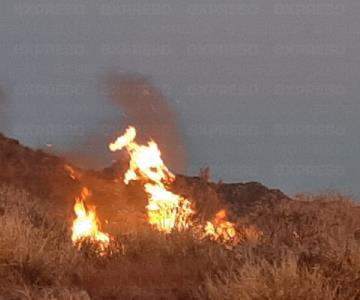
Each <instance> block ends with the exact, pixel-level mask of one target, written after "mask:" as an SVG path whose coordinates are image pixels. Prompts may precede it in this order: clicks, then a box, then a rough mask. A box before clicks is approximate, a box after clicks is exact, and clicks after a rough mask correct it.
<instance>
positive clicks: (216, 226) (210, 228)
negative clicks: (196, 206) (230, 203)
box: [204, 209, 237, 242]
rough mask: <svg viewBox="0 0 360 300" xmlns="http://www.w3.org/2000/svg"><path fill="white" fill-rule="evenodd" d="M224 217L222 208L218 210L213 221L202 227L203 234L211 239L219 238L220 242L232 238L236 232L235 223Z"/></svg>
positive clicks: (224, 213) (224, 212) (224, 211)
mask: <svg viewBox="0 0 360 300" xmlns="http://www.w3.org/2000/svg"><path fill="white" fill-rule="evenodd" d="M226 219H227V216H226V210H224V209H222V210H220V211H218V212H217V213H216V215H215V218H214V221H213V222H207V223H206V225H205V227H204V231H205V234H204V236H205V237H208V238H209V239H211V240H215V241H217V240H219V241H222V242H228V241H232V240H234V239H235V237H236V234H237V232H236V229H235V225H234V224H233V223H231V222H229V221H227V220H226Z"/></svg>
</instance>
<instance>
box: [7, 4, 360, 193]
mask: <svg viewBox="0 0 360 300" xmlns="http://www.w3.org/2000/svg"><path fill="white" fill-rule="evenodd" d="M180 2H181V3H180ZM359 14H360V3H359V1H358V0H347V1H346V0H345V1H327V0H317V1H303V0H290V1H281V0H261V1H260V0H252V1H232V2H230V1H220V0H218V1H205V0H203V1H198V0H196V1H174V0H167V1H163V0H162V1H157V0H154V1H143V0H142V1H134V0H132V1H119V0H118V1H106V0H105V1H94V0H86V1H85V0H81V1H76V0H75V1H74V0H71V1H70V0H69V1H62V0H56V1H55V0H46V1H45V0H42V1H34V0H22V1H17V0H2V1H1V3H0V37H1V43H0V61H1V69H0V86H1V88H2V89H3V90H4V92H5V95H6V101H5V104H4V100H1V101H3V102H2V104H1V105H2V107H1V110H3V111H4V112H3V113H2V115H1V118H2V122H1V123H0V125H1V126H3V127H2V128H4V129H2V130H4V131H5V132H6V133H7V134H8V135H10V136H13V137H15V138H18V139H20V141H21V142H23V143H25V144H27V145H30V146H42V145H44V144H45V143H53V144H54V145H55V147H56V148H57V149H59V150H61V151H66V149H70V148H72V149H73V148H74V147H75V146H77V147H78V148H81V147H83V148H86V151H88V152H89V153H90V155H95V154H96V155H99V154H101V156H102V157H104V158H103V161H102V163H104V164H106V162H107V161H110V160H111V158H110V156H108V154H107V150H106V138H105V137H104V143H103V144H102V145H99V146H98V147H95V148H94V147H85V146H84V145H86V142H85V141H86V137H87V136H88V135H91V134H93V133H94V132H96V133H99V134H102V133H111V132H112V131H115V130H121V129H122V128H124V126H126V124H123V123H122V122H121V113H120V112H119V111H118V110H117V109H115V108H114V106H113V105H112V103H111V101H109V99H108V98H107V97H106V95H105V93H104V90H103V89H102V88H101V82H102V78H104V76H106V75H107V74H108V73H109V72H130V73H139V74H142V75H144V76H145V77H147V78H149V79H150V80H151V81H152V82H153V83H154V84H155V85H156V86H157V87H158V88H160V89H161V90H162V91H163V93H164V94H165V95H166V96H167V97H168V98H169V101H170V105H171V106H172V107H173V108H174V110H175V112H176V114H177V116H178V123H179V127H180V129H181V132H182V134H183V136H184V140H185V144H186V146H187V149H188V155H189V168H188V169H189V171H188V173H189V174H196V173H197V171H198V169H199V168H200V167H202V166H206V165H208V166H210V169H211V173H212V176H213V178H214V179H216V180H217V179H223V180H224V181H250V180H256V181H260V182H262V183H264V184H266V185H269V186H271V187H278V188H281V189H283V190H284V191H286V192H289V193H294V192H301V191H317V190H321V189H325V188H336V189H338V190H340V191H344V192H350V193H355V194H356V195H357V196H359V195H360V187H359V184H358V179H359V175H360V162H359V159H358V156H359V153H360V151H359V150H360V149H359V148H360V143H359V142H360V137H359V130H358V129H359V125H360V120H359V112H360V109H359V105H360V102H359V100H360V99H359V95H360V85H359V81H360V51H359V50H360V47H359V46H360V18H359ZM4 118H5V121H4ZM5 124H6V125H5Z"/></svg>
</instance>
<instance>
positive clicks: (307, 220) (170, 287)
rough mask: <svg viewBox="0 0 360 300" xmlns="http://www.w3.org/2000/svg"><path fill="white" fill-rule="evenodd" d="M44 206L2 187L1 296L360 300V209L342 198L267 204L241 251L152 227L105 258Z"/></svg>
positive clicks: (122, 239) (126, 237)
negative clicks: (254, 236) (77, 241)
mask: <svg viewBox="0 0 360 300" xmlns="http://www.w3.org/2000/svg"><path fill="white" fill-rule="evenodd" d="M207 193H208V191H206V193H205V192H204V193H203V195H204V197H205V196H206V197H208V196H209V195H207ZM199 195H201V193H199ZM201 201H202V203H204V205H205V203H206V199H202V200H201ZM43 203H44V202H42V201H40V200H39V199H36V198H33V197H31V196H30V195H28V194H26V193H25V192H22V191H17V190H15V189H13V188H11V187H1V188H0V228H1V231H0V299H1V296H2V297H3V298H4V299H44V300H45V299H52V300H55V299H59V300H63V299H64V300H65V299H74V300H76V299H78V300H87V299H214V300H215V299H229V300H230V299H231V300H232V299H245V300H246V299H275V300H276V299H353V300H357V299H360V209H359V206H357V205H356V204H355V203H354V202H352V201H351V200H350V199H348V198H346V197H344V196H341V195H337V194H331V193H326V194H323V195H317V196H312V195H302V196H299V197H298V199H297V200H296V201H289V202H283V203H279V205H278V206H277V207H273V208H272V209H268V208H266V209H265V208H261V207H260V208H258V209H257V210H256V211H254V212H253V213H252V214H250V215H248V216H247V217H246V218H242V219H239V220H238V223H239V225H241V224H254V225H256V226H258V227H259V228H260V229H261V230H262V231H263V232H264V235H263V237H262V239H261V240H260V241H254V240H250V241H245V242H243V243H242V244H240V245H239V246H238V247H236V248H235V249H233V250H228V249H226V248H224V247H222V246H221V245H218V244H216V243H212V242H207V241H197V240H195V239H194V238H193V237H192V235H191V234H190V233H182V234H172V235H163V234H159V233H157V232H154V231H153V230H151V229H149V228H148V227H143V228H137V230H134V231H132V232H130V233H126V232H122V231H121V230H119V231H118V232H115V231H114V232H113V234H114V235H116V237H115V241H114V243H113V246H112V247H113V248H112V251H113V255H111V256H106V257H98V256H96V255H95V252H94V251H93V249H92V248H91V246H88V247H83V249H82V250H81V251H77V250H76V249H75V248H74V247H73V245H72V244H71V241H70V232H69V220H63V221H59V220H56V219H55V218H53V216H52V215H51V213H49V211H51V210H50V207H44V206H43ZM119 226H120V227H121V224H119Z"/></svg>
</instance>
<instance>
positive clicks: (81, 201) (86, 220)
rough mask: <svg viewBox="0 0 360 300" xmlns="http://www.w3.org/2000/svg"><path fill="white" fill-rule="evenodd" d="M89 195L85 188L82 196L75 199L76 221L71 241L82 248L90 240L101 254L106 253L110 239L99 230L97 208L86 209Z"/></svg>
mask: <svg viewBox="0 0 360 300" xmlns="http://www.w3.org/2000/svg"><path fill="white" fill-rule="evenodd" d="M89 195H90V191H89V190H88V189H87V188H86V187H84V188H83V189H82V191H81V195H80V196H79V197H77V198H76V199H75V205H74V212H75V215H76V219H75V220H74V221H73V225H72V235H71V239H72V241H73V243H74V245H77V246H81V243H82V242H83V241H84V240H90V241H91V242H92V243H94V244H96V246H98V248H99V250H100V252H104V251H105V250H106V248H107V247H108V246H109V243H110V237H109V235H108V234H106V233H103V232H101V231H100V230H99V227H100V223H99V220H98V218H97V215H96V212H95V208H86V206H85V200H86V198H87V197H89Z"/></svg>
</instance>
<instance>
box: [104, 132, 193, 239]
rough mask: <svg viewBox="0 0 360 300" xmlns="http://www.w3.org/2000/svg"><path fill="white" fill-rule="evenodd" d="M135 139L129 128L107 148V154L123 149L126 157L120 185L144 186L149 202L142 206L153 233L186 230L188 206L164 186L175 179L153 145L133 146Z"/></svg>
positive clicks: (156, 147)
mask: <svg viewBox="0 0 360 300" xmlns="http://www.w3.org/2000/svg"><path fill="white" fill-rule="evenodd" d="M135 137H136V130H135V128H134V127H132V126H130V127H128V128H127V130H126V131H125V134H124V135H122V136H120V137H118V138H117V139H116V141H115V142H114V143H111V144H110V145H109V149H110V150H111V151H117V150H121V149H123V148H125V149H126V151H127V152H128V153H129V155H130V164H129V169H128V170H127V172H126V173H125V177H124V182H125V183H126V184H128V183H129V182H130V181H132V180H142V181H143V182H145V184H144V188H145V191H146V193H147V194H148V201H149V202H148V205H147V206H146V209H147V215H148V221H149V223H150V224H151V225H153V226H154V227H155V228H156V229H158V230H159V231H162V232H166V233H169V232H171V231H172V230H173V229H177V230H184V229H186V228H188V227H189V226H190V225H191V224H192V222H191V217H192V215H193V214H194V211H193V210H192V208H191V202H190V201H189V200H188V199H186V198H185V197H182V196H180V195H177V194H175V193H173V192H171V191H170V190H169V189H168V188H167V185H168V184H170V183H171V182H172V181H174V179H175V175H174V174H172V173H171V172H170V171H169V169H168V168H167V167H166V165H165V164H164V162H163V160H162V159H161V152H160V150H159V148H158V146H157V144H156V143H155V142H154V141H150V142H148V144H147V145H139V144H137V143H136V142H135Z"/></svg>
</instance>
